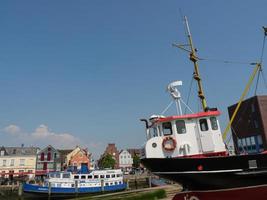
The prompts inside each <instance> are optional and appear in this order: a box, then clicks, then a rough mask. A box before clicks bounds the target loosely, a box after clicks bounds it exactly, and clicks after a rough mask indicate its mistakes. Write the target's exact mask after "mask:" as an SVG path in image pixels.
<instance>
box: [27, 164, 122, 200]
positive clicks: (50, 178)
mask: <svg viewBox="0 0 267 200" xmlns="http://www.w3.org/2000/svg"><path fill="white" fill-rule="evenodd" d="M124 189H126V184H125V183H124V182H123V174H122V171H121V170H119V169H116V170H94V171H91V172H89V173H72V172H67V171H66V172H52V173H48V174H47V178H46V179H45V181H44V183H43V184H42V185H37V184H29V183H25V184H24V185H23V191H24V193H31V194H37V195H41V194H43V195H46V196H66V195H78V194H89V193H99V192H111V191H119V190H124Z"/></svg>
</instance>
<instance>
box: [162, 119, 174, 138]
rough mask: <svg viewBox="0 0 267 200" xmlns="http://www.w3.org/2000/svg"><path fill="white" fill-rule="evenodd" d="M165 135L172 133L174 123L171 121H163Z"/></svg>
mask: <svg viewBox="0 0 267 200" xmlns="http://www.w3.org/2000/svg"><path fill="white" fill-rule="evenodd" d="M162 129H163V135H171V134H172V124H171V122H164V123H162Z"/></svg>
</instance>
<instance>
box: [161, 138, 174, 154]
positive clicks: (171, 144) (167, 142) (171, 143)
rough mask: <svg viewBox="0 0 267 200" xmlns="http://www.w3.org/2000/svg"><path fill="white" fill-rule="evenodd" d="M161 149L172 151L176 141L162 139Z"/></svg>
mask: <svg viewBox="0 0 267 200" xmlns="http://www.w3.org/2000/svg"><path fill="white" fill-rule="evenodd" d="M162 148H163V149H164V150H166V151H173V150H174V149H175V148H176V140H175V139H174V138H173V137H171V136H167V137H164V138H163V141H162Z"/></svg>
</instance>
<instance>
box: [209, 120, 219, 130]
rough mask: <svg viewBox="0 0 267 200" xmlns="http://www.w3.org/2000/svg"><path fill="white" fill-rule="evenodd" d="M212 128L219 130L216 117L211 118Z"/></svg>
mask: <svg viewBox="0 0 267 200" xmlns="http://www.w3.org/2000/svg"><path fill="white" fill-rule="evenodd" d="M210 123H211V128H212V130H218V123H217V119H216V117H211V118H210Z"/></svg>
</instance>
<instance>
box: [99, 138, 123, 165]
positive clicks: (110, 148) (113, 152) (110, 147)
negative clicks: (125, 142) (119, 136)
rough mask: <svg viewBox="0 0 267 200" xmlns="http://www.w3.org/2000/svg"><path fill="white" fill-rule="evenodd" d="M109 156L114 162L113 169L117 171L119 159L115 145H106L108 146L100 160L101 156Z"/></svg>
mask: <svg viewBox="0 0 267 200" xmlns="http://www.w3.org/2000/svg"><path fill="white" fill-rule="evenodd" d="M107 154H110V155H111V156H112V157H113V159H114V160H115V166H114V168H115V169H118V168H119V167H120V166H119V165H120V159H119V151H118V149H117V147H116V145H115V144H114V143H110V144H108V146H107V147H106V149H105V151H104V153H103V154H102V155H101V157H100V160H101V158H102V157H103V156H105V155H107Z"/></svg>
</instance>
